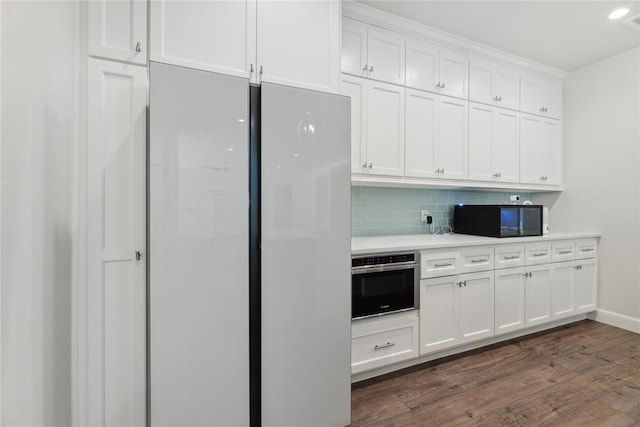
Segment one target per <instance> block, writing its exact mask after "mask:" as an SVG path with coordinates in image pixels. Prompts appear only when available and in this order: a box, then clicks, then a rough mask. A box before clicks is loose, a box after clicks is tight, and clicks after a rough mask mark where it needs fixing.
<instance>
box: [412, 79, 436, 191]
mask: <svg viewBox="0 0 640 427" xmlns="http://www.w3.org/2000/svg"><path fill="white" fill-rule="evenodd" d="M438 99H439V98H438V95H434V94H431V93H427V92H422V91H418V90H413V89H407V94H406V110H405V113H406V114H405V160H404V173H405V175H406V176H410V177H427V178H430V177H434V176H436V172H435V170H436V169H437V168H438V164H437V162H436V160H437V156H438V153H437V144H436V110H437V103H438Z"/></svg>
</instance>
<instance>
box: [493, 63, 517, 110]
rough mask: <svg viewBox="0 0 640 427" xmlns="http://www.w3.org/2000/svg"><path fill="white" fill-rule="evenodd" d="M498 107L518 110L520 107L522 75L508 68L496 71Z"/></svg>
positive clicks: (495, 96) (499, 68) (498, 68)
mask: <svg viewBox="0 0 640 427" xmlns="http://www.w3.org/2000/svg"><path fill="white" fill-rule="evenodd" d="M492 100H496V101H495V102H496V106H498V107H502V108H510V109H513V110H517V109H518V108H519V106H520V74H519V73H518V72H517V71H515V70H512V69H510V68H506V67H500V66H496V67H495V69H494V94H493V98H492Z"/></svg>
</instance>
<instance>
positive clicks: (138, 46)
mask: <svg viewBox="0 0 640 427" xmlns="http://www.w3.org/2000/svg"><path fill="white" fill-rule="evenodd" d="M141 51H142V45H141V44H140V42H138V43H136V52H141Z"/></svg>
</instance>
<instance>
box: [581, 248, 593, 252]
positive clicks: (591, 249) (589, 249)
mask: <svg viewBox="0 0 640 427" xmlns="http://www.w3.org/2000/svg"><path fill="white" fill-rule="evenodd" d="M593 251H595V249H593V248H585V249H582V252H593Z"/></svg>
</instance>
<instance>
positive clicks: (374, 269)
mask: <svg viewBox="0 0 640 427" xmlns="http://www.w3.org/2000/svg"><path fill="white" fill-rule="evenodd" d="M418 267H419V266H418V264H416V263H415V262H412V263H399V264H393V265H383V266H380V265H367V266H363V267H352V268H351V275H355V274H367V273H378V272H381V271H397V270H413V269H415V268H418Z"/></svg>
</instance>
